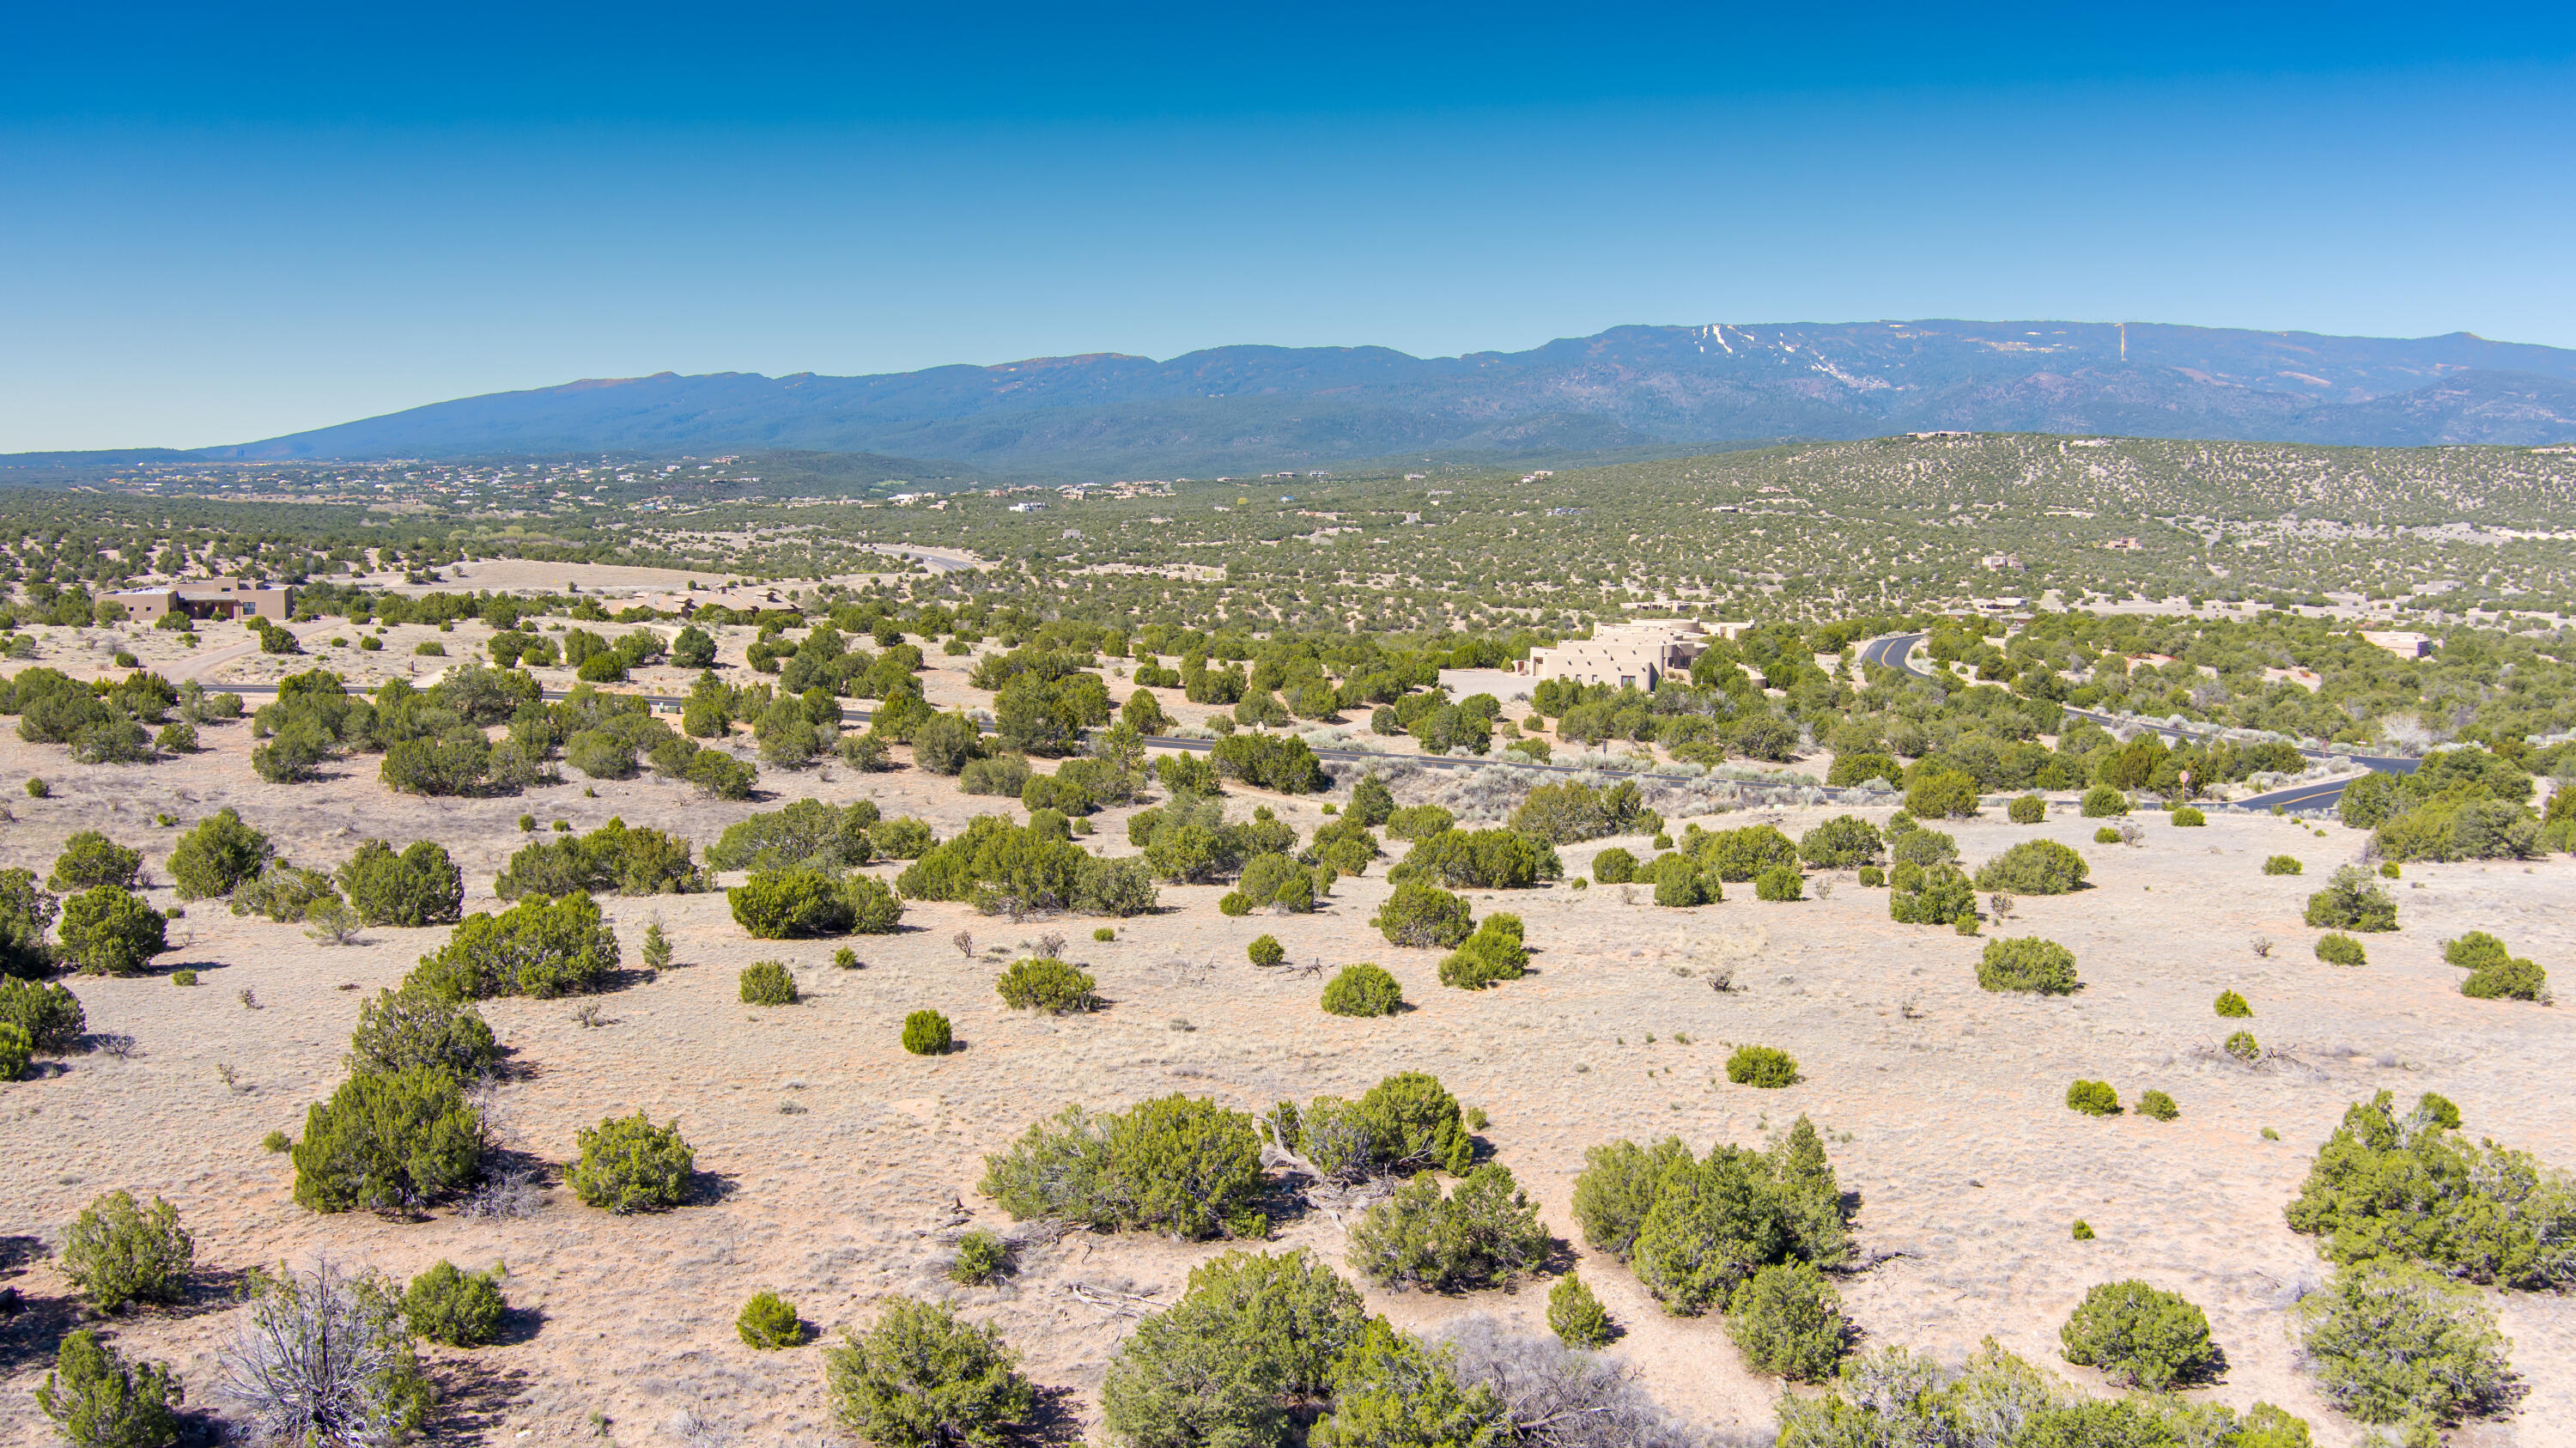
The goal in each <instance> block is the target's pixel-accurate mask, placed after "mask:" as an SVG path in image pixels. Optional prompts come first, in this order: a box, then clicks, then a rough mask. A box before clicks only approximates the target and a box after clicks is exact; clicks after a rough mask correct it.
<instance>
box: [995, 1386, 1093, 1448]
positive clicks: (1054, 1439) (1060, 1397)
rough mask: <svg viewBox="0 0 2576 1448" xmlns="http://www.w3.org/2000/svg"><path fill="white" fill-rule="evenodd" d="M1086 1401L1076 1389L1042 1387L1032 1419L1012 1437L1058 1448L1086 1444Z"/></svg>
mask: <svg viewBox="0 0 2576 1448" xmlns="http://www.w3.org/2000/svg"><path fill="white" fill-rule="evenodd" d="M1081 1403H1082V1400H1081V1399H1080V1398H1079V1397H1078V1396H1076V1395H1075V1393H1074V1391H1073V1389H1071V1388H1066V1387H1041V1388H1039V1389H1038V1390H1037V1402H1036V1405H1035V1406H1034V1407H1032V1408H1031V1409H1030V1410H1029V1416H1028V1417H1027V1418H1026V1419H1024V1420H1022V1421H1021V1423H1020V1430H1019V1432H1017V1433H1015V1434H1013V1435H1012V1436H1013V1437H1014V1438H1016V1439H1017V1440H1018V1441H1020V1442H1022V1443H1044V1444H1055V1445H1058V1448H1075V1445H1078V1444H1080V1443H1081V1442H1083V1441H1084V1440H1083V1430H1082V1412H1081Z"/></svg>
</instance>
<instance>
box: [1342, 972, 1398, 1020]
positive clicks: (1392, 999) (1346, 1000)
mask: <svg viewBox="0 0 2576 1448" xmlns="http://www.w3.org/2000/svg"><path fill="white" fill-rule="evenodd" d="M1403 1005H1404V988H1403V987H1402V986H1400V985H1398V984H1397V983H1396V979H1395V977H1394V976H1392V975H1390V974H1388V973H1387V972H1386V970H1385V969H1383V968H1382V967H1380V966H1378V965H1376V964H1374V963H1369V962H1362V963H1361V964H1358V965H1346V966H1343V967H1342V968H1341V971H1340V973H1338V974H1336V975H1335V976H1334V977H1333V978H1332V979H1331V980H1330V981H1328V982H1326V983H1325V986H1324V1009H1325V1010H1326V1011H1329V1012H1331V1013H1332V1014H1334V1015H1337V1016H1391V1015H1394V1014H1395V1013H1396V1011H1397V1010H1398V1009H1400V1008H1402V1006H1403Z"/></svg>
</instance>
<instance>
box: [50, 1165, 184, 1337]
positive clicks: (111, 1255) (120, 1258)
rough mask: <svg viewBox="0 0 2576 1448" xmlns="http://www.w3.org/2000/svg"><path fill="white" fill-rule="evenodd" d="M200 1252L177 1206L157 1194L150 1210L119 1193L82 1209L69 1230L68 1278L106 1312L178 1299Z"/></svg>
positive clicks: (66, 1241) (64, 1249) (64, 1264)
mask: <svg viewBox="0 0 2576 1448" xmlns="http://www.w3.org/2000/svg"><path fill="white" fill-rule="evenodd" d="M196 1251H197V1248H196V1242H195V1239H194V1238H192V1237H191V1236H189V1234H188V1230H187V1229H186V1228H185V1227H182V1226H180V1225H179V1209H178V1208H177V1207H174V1206H172V1205H170V1204H169V1203H168V1202H166V1201H163V1200H162V1199H160V1198H159V1197H154V1198H153V1199H152V1206H151V1208H150V1209H149V1210H146V1209H144V1208H143V1207H140V1206H138V1205H136V1204H135V1200H134V1198H133V1196H132V1194H130V1193H127V1192H122V1191H114V1192H109V1193H108V1194H107V1195H105V1196H103V1197H100V1198H98V1199H97V1200H96V1201H93V1202H91V1203H90V1204H89V1205H88V1206H87V1207H84V1208H82V1209H81V1214H80V1215H79V1216H78V1217H77V1218H74V1219H73V1221H72V1224H71V1226H70V1227H68V1228H66V1229H65V1230H64V1232H63V1245H62V1267H63V1276H65V1277H67V1278H69V1279H70V1280H71V1284H72V1285H73V1286H74V1287H77V1288H79V1289H80V1294H81V1297H82V1298H83V1300H85V1301H87V1302H88V1303H89V1305H90V1306H92V1307H94V1308H96V1309H98V1310H99V1311H101V1312H114V1311H116V1310H117V1309H118V1308H121V1307H123V1306H125V1305H126V1304H127V1303H129V1302H176V1301H177V1300H178V1299H179V1297H180V1294H181V1293H183V1292H184V1291H185V1290H186V1289H187V1285H188V1272H189V1269H190V1266H191V1264H193V1263H194V1261H195V1260H196Z"/></svg>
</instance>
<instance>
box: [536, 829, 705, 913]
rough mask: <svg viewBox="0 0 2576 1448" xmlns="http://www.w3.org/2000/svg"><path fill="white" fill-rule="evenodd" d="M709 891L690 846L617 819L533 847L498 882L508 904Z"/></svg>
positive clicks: (676, 839)
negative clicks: (529, 898)
mask: <svg viewBox="0 0 2576 1448" xmlns="http://www.w3.org/2000/svg"><path fill="white" fill-rule="evenodd" d="M703 887H704V877H703V876H701V875H700V874H699V872H698V870H697V868H696V867H695V866H694V865H692V864H690V862H689V842H688V841H687V840H684V839H680V838H678V837H676V836H673V835H668V834H665V833H663V832H662V831H660V830H656V829H629V828H627V826H626V822H625V821H624V820H622V819H612V820H610V821H609V822H608V823H607V824H605V825H602V826H601V827H599V828H598V829H596V830H593V831H591V832H590V833H589V834H587V835H582V836H579V837H577V838H576V837H574V836H572V835H569V834H566V835H559V836H557V837H556V838H554V839H551V840H540V841H537V842H535V843H533V844H530V845H527V846H526V847H524V848H522V849H521V850H519V851H518V853H516V854H514V855H512V856H511V857H510V863H509V865H508V867H507V868H505V869H503V870H502V871H501V873H500V875H499V876H498V877H497V878H495V879H494V880H493V882H492V891H493V893H494V894H496V895H499V896H500V897H501V898H502V899H504V900H513V899H517V898H518V897H519V896H522V895H564V894H569V893H571V892H572V891H575V890H586V891H592V892H599V893H604V892H609V891H614V892H615V893H617V894H620V895H656V894H662V893H664V892H669V893H674V894H686V893H687V892H689V891H691V890H694V889H700V888H703Z"/></svg>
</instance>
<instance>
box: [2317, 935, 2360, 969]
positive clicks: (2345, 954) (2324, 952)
mask: <svg viewBox="0 0 2576 1448" xmlns="http://www.w3.org/2000/svg"><path fill="white" fill-rule="evenodd" d="M2317 959H2319V960H2322V961H2324V962H2325V963H2326V964H2328V965H2368V964H2369V963H2370V956H2369V953H2368V952H2366V951H2364V950H2363V949H2362V948H2361V942H2360V941H2358V940H2355V939H2353V938H2352V937H2351V936H2349V935H2342V934H2327V935H2320V936H2318V937H2317Z"/></svg>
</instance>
